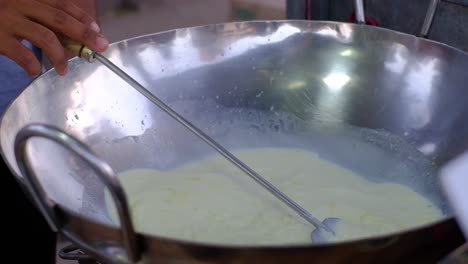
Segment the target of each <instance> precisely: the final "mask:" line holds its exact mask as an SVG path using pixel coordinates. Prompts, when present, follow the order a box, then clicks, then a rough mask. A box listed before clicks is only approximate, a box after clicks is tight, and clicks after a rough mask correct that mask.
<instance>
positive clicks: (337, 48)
mask: <svg viewBox="0 0 468 264" xmlns="http://www.w3.org/2000/svg"><path fill="white" fill-rule="evenodd" d="M104 56H106V57H107V58H109V59H110V60H111V61H112V62H113V63H115V64H116V65H117V66H119V67H121V68H122V69H124V70H125V71H126V72H127V73H129V75H131V76H132V77H133V78H135V79H136V80H137V81H138V82H140V83H142V84H143V85H144V86H145V87H148V90H149V91H151V92H152V93H155V94H157V95H158V97H160V98H161V100H163V101H164V102H165V103H167V104H168V105H170V106H171V107H172V108H174V109H175V110H176V111H178V112H179V113H181V114H182V115H183V116H184V117H185V118H187V119H189V120H192V122H193V123H194V124H195V125H197V126H198V127H200V128H201V129H203V130H204V131H205V132H206V133H207V134H208V135H210V136H211V137H213V138H215V139H216V140H217V141H218V142H220V143H221V144H223V145H224V146H226V148H227V149H234V148H244V147H250V148H255V147H261V146H286V147H290V146H291V147H303V148H313V147H314V146H319V151H321V152H324V153H325V154H326V155H328V156H332V158H335V161H337V162H338V163H340V162H343V163H346V164H348V163H349V164H357V165H356V168H355V169H356V170H357V172H358V173H360V174H362V175H364V176H365V177H370V178H371V179H372V177H374V178H373V179H374V180H381V181H394V182H403V183H405V182H407V181H408V180H409V178H408V177H406V176H405V175H403V174H400V172H401V166H402V164H405V163H414V161H415V160H417V159H419V158H418V157H419V156H418V155H421V156H424V159H427V160H428V163H427V166H426V165H424V166H422V167H421V168H426V167H431V166H435V167H438V166H440V165H442V164H444V163H445V162H446V161H447V160H449V159H451V158H453V157H454V156H456V155H457V154H459V153H461V152H463V151H464V150H465V149H466V148H467V146H468V139H467V138H466V137H465V135H467V134H468V123H467V122H465V121H466V120H467V119H468V107H467V104H466V102H465V98H466V96H467V90H466V84H467V83H468V75H467V74H466V72H467V70H468V55H467V54H466V53H463V52H461V51H459V50H456V49H453V48H451V47H448V46H446V45H442V44H438V43H435V42H432V41H429V40H424V39H420V38H417V37H414V36H410V35H405V34H400V33H396V32H394V31H390V30H386V29H381V28H375V27H369V26H366V25H353V24H346V23H334V22H307V21H269V22H262V21H258V22H239V23H228V24H220V25H209V26H203V27H195V28H188V29H179V30H175V31H168V32H163V33H159V34H154V35H148V36H142V37H140V38H136V39H131V40H126V41H122V42H119V43H116V44H114V45H112V46H111V47H110V49H109V50H108V52H106V53H105V54H104ZM37 102H40V103H37ZM32 123H44V124H48V125H52V126H55V127H57V128H59V129H62V130H64V131H65V132H66V133H68V134H70V135H72V136H74V137H76V138H78V139H79V140H80V141H82V142H84V143H85V144H86V145H87V146H89V147H90V148H91V149H92V150H93V151H94V152H95V153H96V154H97V156H98V157H100V158H101V159H103V160H104V161H106V162H107V163H108V164H109V165H110V166H111V167H112V168H113V170H114V171H115V172H116V173H120V172H122V171H125V170H127V169H131V168H139V167H150V168H157V169H163V170H164V169H171V168H174V167H177V166H179V165H181V164H184V163H186V162H189V161H192V160H194V159H196V158H199V157H201V156H205V155H209V154H210V153H212V151H211V149H209V148H208V147H207V146H206V145H205V144H204V143H203V142H201V141H200V140H198V139H197V137H195V136H193V135H192V134H191V133H189V132H188V131H186V130H185V129H184V128H183V127H182V126H180V125H179V124H178V123H177V122H175V121H174V120H172V119H170V118H169V117H168V116H167V115H166V114H165V113H164V112H163V111H161V110H160V109H159V108H157V107H155V106H153V105H152V104H151V103H150V102H149V101H148V100H147V99H146V98H144V97H143V96H141V95H140V94H139V93H138V92H136V91H134V90H133V89H130V88H129V87H128V86H127V85H126V83H125V82H124V81H123V80H121V79H120V78H118V77H117V76H115V75H114V74H113V73H112V72H110V71H109V70H108V69H107V68H105V67H104V66H102V65H99V64H98V63H93V64H89V63H87V62H84V61H82V60H79V59H74V60H72V61H71V62H70V71H69V74H68V75H67V76H66V77H60V76H57V75H56V74H55V72H53V71H50V72H48V73H46V74H44V75H43V76H41V77H39V78H38V79H37V80H35V81H34V82H33V83H32V84H31V85H30V86H29V87H28V88H27V89H26V90H25V91H24V92H23V93H22V94H21V95H20V96H19V97H18V98H17V99H16V100H15V101H14V102H13V104H12V105H11V106H10V107H9V109H8V111H7V112H6V113H5V115H4V117H3V119H2V123H1V127H0V140H1V148H2V154H3V157H4V159H5V160H6V162H7V163H8V164H9V166H11V169H12V171H14V172H15V173H16V174H17V175H18V180H20V181H22V179H21V178H22V176H21V173H20V172H19V170H18V166H17V164H16V162H15V156H14V145H13V144H14V139H15V137H16V135H17V133H18V132H19V130H20V129H21V128H23V127H25V126H26V125H29V124H32ZM348 127H354V128H359V129H360V130H358V133H355V134H356V137H363V139H364V140H365V141H366V142H368V143H369V144H371V143H372V144H374V143H375V144H377V145H382V146H385V147H386V148H387V147H388V149H389V151H393V152H397V154H398V155H397V156H398V157H399V158H398V159H395V160H393V159H390V160H391V161H389V163H388V164H387V163H385V164H382V163H378V162H375V161H376V160H374V159H376V158H377V157H375V155H370V154H369V153H367V154H366V152H364V151H363V150H361V149H360V148H353V146H352V145H351V143H347V142H349V141H348V140H345V141H344V140H337V138H339V137H338V136H337V137H336V138H335V135H338V134H340V135H341V134H343V135H345V134H347V132H346V131H347V129H348ZM316 131H322V132H323V131H324V133H323V134H322V136H321V137H318V138H317V137H303V138H302V140H300V141H298V142H296V141H295V142H290V141H288V138H287V137H283V136H284V135H290V134H294V135H295V134H297V133H299V134H308V133H312V134H313V133H315V132H316ZM374 132H375V133H374ZM380 132H384V133H386V134H388V135H391V136H385V137H380V136H378V135H377V134H379V133H380ZM353 135H354V134H353ZM395 142H404V143H405V144H407V145H408V146H410V147H408V149H403V150H402V149H401V148H395V147H393V143H395ZM334 144H335V145H334ZM387 144H389V145H388V146H387ZM28 145H29V147H28V151H27V152H28V153H27V154H28V157H30V162H31V166H32V167H33V168H34V170H35V171H36V174H37V177H38V179H39V181H40V182H41V183H42V186H43V187H44V190H45V192H46V193H47V196H48V199H51V200H53V201H54V202H55V204H56V207H57V208H58V209H57V210H60V211H63V214H65V215H66V216H68V217H66V219H67V221H66V222H65V226H64V228H67V232H71V233H73V234H78V235H79V236H80V237H83V238H84V239H85V240H86V241H88V242H89V243H91V244H92V243H94V242H96V241H98V240H101V239H109V240H113V241H116V242H117V243H120V242H121V241H122V238H121V236H120V235H119V234H120V231H119V228H118V224H116V223H114V222H113V221H112V220H111V218H110V217H109V215H108V214H107V213H106V212H107V208H106V205H105V201H104V191H103V190H104V189H105V187H104V186H103V184H102V183H101V182H100V180H99V177H98V176H97V175H95V173H94V172H93V171H92V170H90V169H89V167H88V166H87V165H86V164H85V163H84V162H83V161H81V160H80V159H77V158H76V157H75V156H73V155H71V154H70V153H69V152H67V151H66V150H65V149H63V148H61V147H59V146H57V145H56V144H53V143H51V142H49V141H47V140H41V139H35V138H32V139H31V140H30V143H29V144H28ZM359 146H361V145H359ZM362 146H364V145H362ZM142 150H143V151H142ZM413 150H414V151H413ZM416 163H417V162H416ZM416 163H415V164H416ZM424 164H426V163H424ZM431 168H432V167H431ZM421 172H424V173H421V177H419V178H418V179H416V180H414V181H409V182H408V184H409V185H410V186H411V187H412V188H420V191H421V192H424V193H429V194H434V195H435V196H437V187H436V181H435V178H433V176H432V174H431V173H429V172H430V169H428V170H427V171H426V170H425V169H422V170H421ZM426 172H427V173H426ZM366 175H367V176H366ZM369 175H374V176H369ZM375 177H377V179H376V178H375ZM416 182H417V183H418V184H415V183H416ZM411 184H414V185H411ZM64 186H67V187H66V188H64ZM434 199H436V200H437V197H435V198H434ZM447 213H448V216H447V218H444V219H441V220H440V221H439V222H437V223H433V224H431V225H427V226H421V227H418V228H415V229H413V230H402V233H399V234H393V235H388V236H384V237H379V238H375V239H370V240H364V241H356V242H350V243H343V244H336V245H326V246H323V247H313V246H309V245H304V246H300V247H296V246H289V247H288V246H285V247H284V248H253V249H252V248H243V247H226V246H223V245H200V244H194V243H189V242H181V241H172V240H167V239H162V238H158V237H155V236H149V235H145V234H139V240H141V241H142V243H143V244H144V247H142V248H143V251H144V252H143V254H144V256H145V258H144V259H145V261H146V262H147V263H158V262H159V260H160V259H164V258H165V259H166V260H167V259H176V260H180V261H182V262H187V263H225V262H231V261H238V262H239V263H258V261H260V260H265V261H271V262H270V263H281V261H283V263H284V261H285V260H291V261H294V260H296V261H299V262H300V259H299V257H302V259H303V260H304V259H307V260H317V261H328V262H329V263H345V262H346V261H349V259H350V258H353V259H356V260H362V262H361V263H372V261H373V260H374V261H375V259H376V257H377V256H381V257H382V258H379V259H382V263H392V261H399V260H401V259H399V258H400V257H401V256H409V257H410V256H411V252H412V251H414V250H416V249H417V250H424V251H427V248H428V247H429V248H433V250H432V251H431V253H430V254H429V253H428V254H427V255H426V256H427V257H428V258H429V257H431V256H432V257H433V258H436V257H437V258H440V257H441V255H443V254H446V253H448V251H446V250H447V249H446V247H452V248H450V249H453V248H454V247H455V246H458V244H457V243H458V242H457V243H455V242H453V244H450V243H448V242H445V241H444V238H447V237H457V238H458V234H457V233H456V231H457V228H456V226H454V221H453V218H452V217H451V214H450V213H449V211H447ZM435 230H437V231H435ZM403 231H404V232H403ZM382 241H385V243H383V242H382ZM441 241H443V242H441ZM456 241H458V240H456ZM450 249H448V250H450ZM392 252H393V253H392ZM395 252H398V254H396V253H395ZM431 254H433V255H431ZM333 256H336V257H335V258H333ZM383 256H385V258H384V257H383ZM256 261H257V262H256ZM166 263H167V262H166ZM231 263H232V262H231Z"/></svg>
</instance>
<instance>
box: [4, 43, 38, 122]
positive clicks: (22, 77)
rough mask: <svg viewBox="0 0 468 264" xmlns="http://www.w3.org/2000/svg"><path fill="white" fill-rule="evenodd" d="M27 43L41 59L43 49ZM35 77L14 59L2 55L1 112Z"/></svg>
mask: <svg viewBox="0 0 468 264" xmlns="http://www.w3.org/2000/svg"><path fill="white" fill-rule="evenodd" d="M25 45H27V46H29V47H30V48H32V50H33V51H34V53H35V54H36V56H37V57H38V58H39V59H41V51H40V50H39V49H38V48H36V47H32V45H30V44H29V43H25ZM32 80H33V78H31V77H29V76H28V74H27V73H26V72H25V71H24V70H23V68H21V67H20V66H18V65H17V64H16V63H15V62H14V61H12V60H10V59H9V58H7V57H5V56H1V55H0V114H3V112H4V111H5V110H6V108H7V107H8V105H9V104H10V103H11V102H12V101H13V99H15V98H16V97H17V96H18V95H19V94H20V93H21V92H22V91H23V90H24V88H26V86H28V85H29V84H30V83H31V81H32Z"/></svg>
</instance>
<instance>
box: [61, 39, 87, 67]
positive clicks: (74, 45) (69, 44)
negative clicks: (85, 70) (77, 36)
mask: <svg viewBox="0 0 468 264" xmlns="http://www.w3.org/2000/svg"><path fill="white" fill-rule="evenodd" d="M61 42H62V45H63V46H64V47H65V48H66V49H67V50H69V51H71V52H72V53H73V54H74V55H77V56H78V57H79V58H83V59H86V60H87V61H89V62H93V61H94V60H95V57H94V54H95V53H96V52H95V51H93V50H91V49H90V48H88V47H86V46H85V45H83V44H81V43H79V42H77V41H74V40H71V39H62V40H61Z"/></svg>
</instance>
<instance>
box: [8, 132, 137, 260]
mask: <svg viewBox="0 0 468 264" xmlns="http://www.w3.org/2000/svg"><path fill="white" fill-rule="evenodd" d="M33 137H40V138H46V139H49V140H51V141H54V142H55V143H58V144H59V145H61V146H63V147H65V148H66V149H68V150H70V151H71V152H72V153H74V154H76V155H78V156H79V157H81V158H82V159H83V160H84V161H85V162H86V163H87V164H88V165H89V166H91V167H92V169H93V170H94V171H95V172H96V174H97V175H98V177H99V179H100V180H101V181H102V182H103V183H104V185H105V186H106V187H107V188H108V189H109V192H110V194H111V196H112V198H113V200H114V202H115V204H116V208H117V211H118V215H119V220H120V225H121V228H122V235H123V244H124V248H125V249H126V252H127V258H128V259H129V260H130V261H133V262H136V261H138V260H139V259H140V252H139V250H138V247H137V240H136V234H135V230H134V227H133V223H132V219H131V216H130V210H129V207H128V203H127V198H126V195H125V192H124V190H123V188H122V186H121V185H120V183H119V181H118V179H117V177H116V176H115V174H114V172H113V170H112V168H111V167H110V166H109V165H108V164H107V163H106V162H104V161H102V160H101V159H99V158H98V157H97V156H96V155H95V154H94V153H93V152H92V151H91V150H90V149H89V148H88V147H87V146H86V145H84V144H83V143H81V142H80V141H78V140H77V139H75V138H74V137H72V136H70V135H68V134H66V133H65V132H63V131H61V130H59V129H57V128H55V127H52V126H48V125H42V124H32V125H28V126H26V127H25V128H23V129H21V130H20V131H19V133H18V134H17V136H16V139H15V157H16V162H17V163H18V167H19V169H20V171H21V174H22V175H23V176H24V179H25V181H26V185H27V188H28V189H29V191H30V193H31V195H32V196H33V199H34V201H35V202H36V203H37V205H38V207H39V209H40V210H41V211H42V213H43V215H44V217H45V218H46V220H47V222H48V223H49V225H50V226H51V228H52V229H53V230H54V231H58V230H60V227H61V224H60V222H59V220H58V218H57V216H56V214H55V212H54V210H53V205H52V204H51V202H50V201H47V196H46V194H45V191H44V189H43V188H42V186H41V184H40V182H39V179H38V178H37V175H36V174H35V173H34V170H33V168H32V165H31V162H30V160H29V159H28V157H27V153H26V147H27V142H28V140H29V139H31V138H33Z"/></svg>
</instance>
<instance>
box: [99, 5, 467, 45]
mask: <svg viewBox="0 0 468 264" xmlns="http://www.w3.org/2000/svg"><path fill="white" fill-rule="evenodd" d="M364 2H365V9H366V16H367V18H368V19H369V21H368V22H369V23H371V24H374V25H377V26H381V27H385V28H390V29H394V30H397V31H401V32H405V33H409V34H413V35H417V34H418V33H419V32H420V30H421V26H422V24H423V21H424V17H425V14H426V12H427V9H428V6H429V2H430V0H365V1H364ZM97 3H98V7H97V8H98V16H99V20H100V23H101V26H102V28H103V31H104V33H105V34H106V35H107V36H108V37H109V38H110V40H111V41H112V42H115V41H118V40H122V39H127V38H131V37H134V36H139V35H144V34H149V33H154V32H159V31H165V30H170V29H175V28H181V27H190V26H198V25H206V24H213V23H223V22H230V21H241V20H265V19H266V20H268V19H310V20H334V21H345V22H352V20H353V12H354V10H353V0H98V1H97ZM466 25H468V0H441V1H440V3H439V7H438V9H437V12H436V15H435V17H434V23H433V25H432V28H431V30H430V33H429V38H430V39H433V40H436V41H440V42H443V43H446V44H449V45H451V46H454V47H457V48H460V49H463V50H465V51H468V27H467V26H466Z"/></svg>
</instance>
